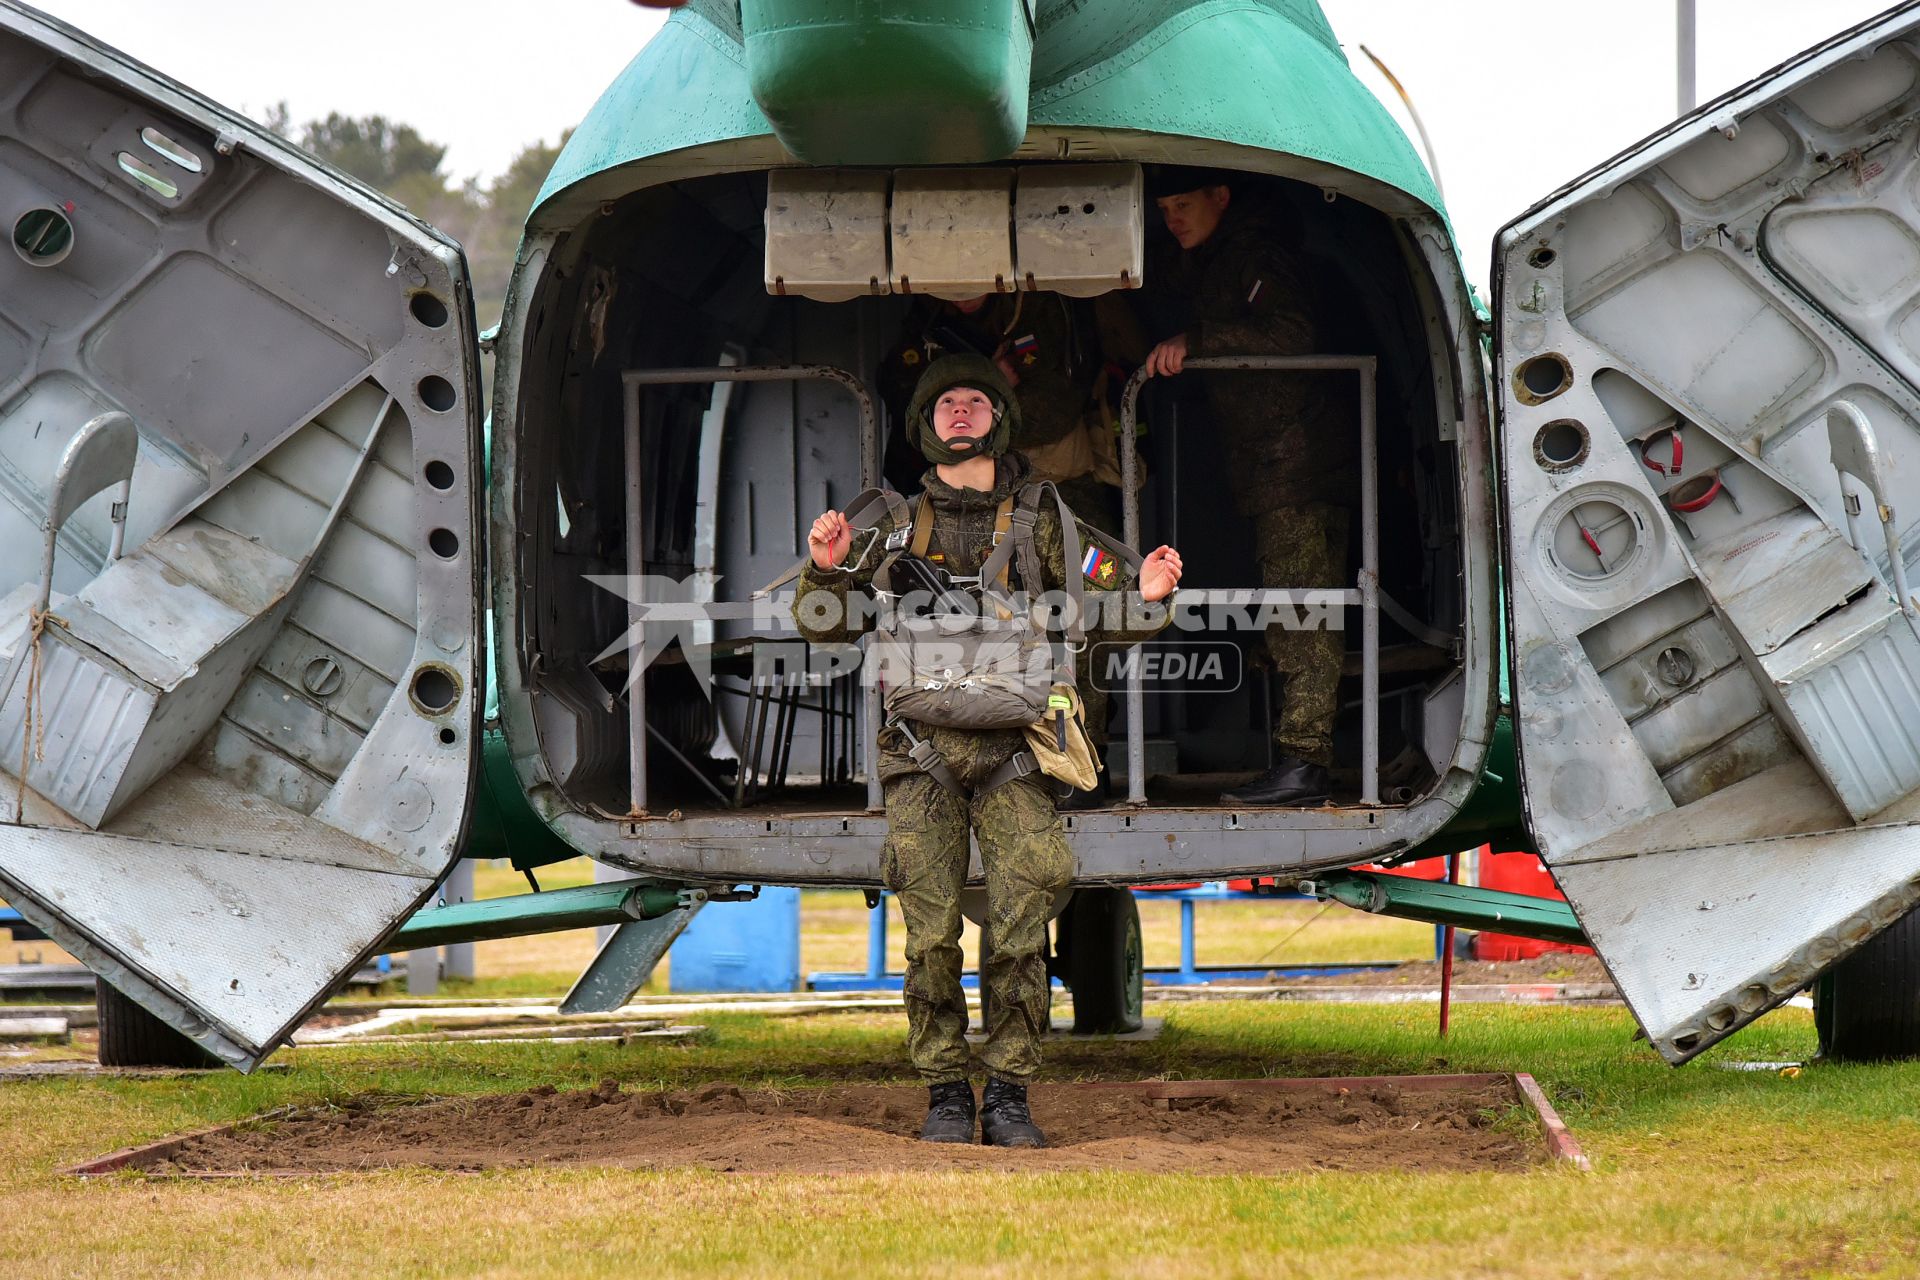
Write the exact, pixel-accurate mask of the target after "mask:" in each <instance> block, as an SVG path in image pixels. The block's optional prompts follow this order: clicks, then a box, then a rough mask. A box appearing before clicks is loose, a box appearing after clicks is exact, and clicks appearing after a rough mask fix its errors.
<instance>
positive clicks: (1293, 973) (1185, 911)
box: [807, 881, 1394, 991]
mask: <svg viewBox="0 0 1920 1280" xmlns="http://www.w3.org/2000/svg"><path fill="white" fill-rule="evenodd" d="M1135 892H1136V894H1138V893H1139V892H1140V891H1138V890H1136V891H1135ZM890 896H892V895H891V894H888V893H885V892H882V894H881V895H880V903H879V905H878V906H876V907H874V908H873V909H872V910H871V911H869V912H868V913H867V969H866V972H865V973H836V972H831V971H820V972H815V973H810V974H808V975H807V986H808V988H809V989H811V990H814V991H898V990H900V988H901V986H902V984H903V982H904V975H902V974H898V973H889V972H888V971H887V907H886V899H887V898H888V897H890ZM1143 896H1144V897H1145V898H1146V899H1147V900H1152V899H1161V900H1166V899H1173V900H1175V901H1178V902H1179V903H1180V966H1179V967H1178V968H1176V969H1166V968H1161V969H1153V968H1149V969H1147V970H1146V972H1145V975H1144V976H1145V978H1146V980H1147V981H1148V982H1149V983H1152V984H1153V985H1155V986H1161V987H1181V986H1192V985H1195V984H1198V983H1203V982H1218V981H1221V980H1223V979H1224V980H1228V981H1232V980H1235V979H1238V980H1241V981H1249V982H1251V981H1259V980H1261V979H1267V978H1307V977H1326V976H1329V975H1337V974H1344V973H1378V972H1382V971H1385V970H1388V969H1391V968H1393V967H1394V963H1392V962H1387V963H1378V964H1371V963H1362V964H1338V963H1335V964H1292V965H1274V966H1268V967H1258V968H1249V967H1246V966H1233V965H1217V966H1216V965H1202V964H1199V963H1197V962H1196V959H1195V941H1194V904H1195V903H1196V902H1220V901H1225V900H1227V899H1232V898H1244V899H1250V900H1259V901H1263V902H1270V901H1272V900H1273V899H1275V898H1292V899H1295V900H1298V901H1302V902H1310V901H1312V899H1311V898H1308V897H1307V896H1306V895H1305V894H1300V893H1293V892H1279V893H1242V892H1239V891H1237V890H1233V889H1229V888H1227V886H1226V885H1225V884H1224V883H1222V882H1219V881H1214V882H1212V883H1209V884H1203V885H1200V886H1199V887H1198V888H1194V889H1156V890H1151V891H1149V892H1148V893H1146V894H1145V895H1143ZM960 985H961V986H963V987H969V988H977V987H978V986H979V985H980V976H979V974H977V973H975V972H973V971H972V970H968V971H967V972H966V973H964V974H962V975H961V978H960ZM1053 985H1055V986H1056V987H1058V986H1060V985H1061V983H1060V980H1059V979H1058V978H1056V979H1054V983H1053Z"/></svg>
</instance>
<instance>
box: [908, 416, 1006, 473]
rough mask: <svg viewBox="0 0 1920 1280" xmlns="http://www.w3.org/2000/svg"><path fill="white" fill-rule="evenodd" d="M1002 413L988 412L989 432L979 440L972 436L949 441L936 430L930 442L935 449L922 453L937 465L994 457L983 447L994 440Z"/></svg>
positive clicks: (928, 449) (927, 449)
mask: <svg viewBox="0 0 1920 1280" xmlns="http://www.w3.org/2000/svg"><path fill="white" fill-rule="evenodd" d="M1000 413H1001V411H1000V410H998V409H990V410H989V411H988V414H987V432H986V434H985V435H983V436H981V437H979V438H978V439H975V438H974V437H972V436H955V437H954V438H953V439H951V440H948V439H946V438H945V437H943V436H942V435H941V434H940V433H939V431H938V430H934V431H933V432H932V437H933V439H932V441H931V442H930V443H931V444H932V446H933V447H931V448H922V449H921V452H922V453H923V454H924V455H925V456H926V458H927V460H928V461H929V462H932V463H934V464H935V465H951V464H953V463H955V462H965V461H967V460H968V459H969V458H979V457H989V456H992V455H989V454H986V453H985V452H984V451H983V450H982V447H981V446H983V445H985V444H986V443H987V442H988V441H989V440H991V439H992V438H993V428H994V426H995V424H997V423H998V422H999V421H1000Z"/></svg>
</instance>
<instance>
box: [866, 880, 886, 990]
mask: <svg viewBox="0 0 1920 1280" xmlns="http://www.w3.org/2000/svg"><path fill="white" fill-rule="evenodd" d="M867 916H868V919H867V981H869V982H878V981H879V980H880V979H882V978H884V977H886V976H887V895H886V893H885V892H884V891H883V892H882V893H881V894H880V901H878V902H876V903H874V904H873V910H872V911H869V912H868V913H867Z"/></svg>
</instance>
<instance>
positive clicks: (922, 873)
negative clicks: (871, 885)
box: [794, 356, 1181, 1147]
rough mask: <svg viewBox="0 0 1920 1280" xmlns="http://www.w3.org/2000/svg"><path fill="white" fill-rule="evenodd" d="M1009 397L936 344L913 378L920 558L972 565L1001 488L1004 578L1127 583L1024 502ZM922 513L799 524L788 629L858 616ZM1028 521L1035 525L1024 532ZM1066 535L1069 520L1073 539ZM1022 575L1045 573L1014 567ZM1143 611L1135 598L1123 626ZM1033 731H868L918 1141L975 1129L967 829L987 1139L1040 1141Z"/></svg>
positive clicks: (1065, 879) (1041, 933)
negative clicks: (803, 560) (1030, 1100)
mask: <svg viewBox="0 0 1920 1280" xmlns="http://www.w3.org/2000/svg"><path fill="white" fill-rule="evenodd" d="M1020 412H1021V407H1020V403H1019V401H1018V400H1017V399H1016V398H1015V396H1014V394H1013V389H1012V388H1011V387H1010V386H1008V385H1007V382H1006V379H1005V378H1004V377H1003V376H1002V375H1001V372H1000V370H999V369H998V368H997V367H996V366H995V365H994V363H993V362H992V361H991V360H989V359H987V358H985V357H982V356H948V357H945V358H943V359H941V360H938V361H936V362H935V363H934V364H932V365H931V366H930V367H929V368H928V369H927V370H926V372H925V373H924V375H923V376H922V377H921V379H920V382H919V385H918V387H917V388H916V390H915V392H914V395H913V398H912V401H911V402H910V404H909V406H908V410H907V415H906V427H907V435H908V439H909V441H910V442H911V443H912V444H913V445H914V447H915V448H916V449H917V450H918V451H919V452H920V453H922V454H923V455H924V456H925V457H926V459H927V460H928V461H929V462H931V463H932V464H933V466H932V469H931V470H929V471H928V472H927V473H926V475H925V477H924V479H923V483H924V486H925V489H924V493H923V494H922V496H921V498H920V500H919V501H920V502H921V503H923V504H927V505H928V507H929V508H930V510H931V513H932V515H931V522H930V526H931V536H930V538H928V539H927V540H926V545H925V547H924V550H923V553H922V554H920V555H919V556H918V558H919V559H922V560H924V561H927V562H932V563H933V564H935V565H937V566H938V567H939V568H940V570H941V571H943V572H945V573H948V574H952V575H958V576H960V577H967V576H969V575H978V574H980V572H981V570H982V566H983V565H984V564H986V563H987V561H988V559H989V555H990V553H991V552H993V551H994V549H995V548H996V546H997V545H998V542H999V540H998V539H996V537H995V525H996V523H997V522H998V521H999V520H1000V519H1001V518H1002V514H1001V513H1003V512H1007V511H1008V510H1009V509H1010V506H1009V499H1015V498H1017V500H1018V506H1017V508H1011V509H1013V510H1014V511H1015V512H1016V518H1015V519H1014V520H1013V522H1012V527H1013V528H1014V529H1015V534H1014V535H1013V536H1015V537H1028V538H1030V539H1031V541H1030V543H1028V544H1027V547H1028V550H1027V556H1028V557H1029V558H1027V560H1026V562H1027V564H1028V566H1029V568H1030V569H1034V570H1037V574H1028V573H1026V572H1024V571H1023V573H1022V580H1021V581H1019V582H1018V583H1017V584H1016V588H1017V590H1019V591H1022V592H1025V593H1028V594H1029V595H1039V594H1041V593H1043V592H1060V591H1062V590H1063V588H1065V587H1067V586H1069V585H1070V583H1069V580H1068V577H1067V575H1068V574H1070V573H1072V574H1078V575H1081V577H1082V578H1083V580H1084V585H1083V587H1082V590H1084V591H1086V592H1087V594H1089V595H1091V594H1093V593H1096V592H1099V593H1106V592H1119V591H1124V590H1125V589H1126V588H1127V587H1128V586H1129V585H1130V584H1129V583H1128V582H1127V581H1126V580H1125V577H1124V575H1123V574H1122V573H1121V572H1120V571H1119V569H1118V566H1117V564H1116V561H1115V558H1114V557H1112V556H1111V555H1108V554H1106V553H1104V552H1102V551H1101V549H1100V548H1099V546H1098V545H1097V544H1093V545H1091V546H1090V549H1089V550H1088V552H1087V554H1086V555H1085V557H1084V558H1077V559H1076V561H1075V563H1073V564H1068V563H1067V552H1066V548H1067V545H1068V541H1069V538H1068V533H1067V530H1066V529H1065V528H1064V526H1063V523H1062V520H1061V515H1060V508H1059V506H1058V504H1057V503H1055V502H1054V501H1053V500H1052V499H1051V498H1050V497H1047V498H1044V499H1042V500H1041V501H1039V502H1037V503H1035V502H1034V501H1033V498H1034V496H1035V493H1036V489H1035V487H1034V486H1033V485H1032V483H1031V473H1030V471H1029V468H1028V465H1027V462H1026V459H1025V458H1024V457H1022V456H1021V455H1020V454H1019V453H1017V452H1013V451H1011V450H1010V449H1009V441H1010V440H1011V439H1012V438H1013V436H1014V435H1015V434H1016V431H1017V428H1018V425H1019V419H1020ZM918 511H919V508H916V509H915V513H916V514H917V513H918ZM1027 517H1030V518H1027ZM919 523H920V522H919V521H918V520H916V519H914V518H913V517H912V516H909V515H906V514H905V513H903V512H897V511H896V512H890V513H889V514H888V516H887V517H886V518H885V520H884V521H883V522H882V523H881V524H878V525H876V526H875V527H874V528H873V529H871V530H867V529H860V530H856V529H854V528H853V527H852V525H851V524H850V523H849V521H848V518H847V516H846V515H845V514H843V513H841V512H839V511H828V512H826V513H824V514H823V515H821V516H820V518H819V519H817V520H815V521H814V522H813V527H812V529H811V531H810V532H809V534H808V536H807V549H808V552H809V557H810V559H809V562H808V563H807V565H806V567H805V569H804V571H803V572H802V573H801V576H800V582H799V587H798V591H797V594H796V595H795V599H794V618H795V621H796V623H797V624H798V626H799V629H800V632H801V634H802V635H803V636H805V637H806V638H807V639H808V640H809V641H811V642H813V643H816V644H820V643H843V642H846V641H848V640H851V639H852V638H854V636H855V634H856V633H857V632H859V631H862V630H865V627H864V626H859V625H855V624H853V623H851V622H850V619H852V618H853V617H854V616H855V611H854V609H853V606H854V605H855V604H856V602H855V601H854V600H853V599H852V596H853V595H855V594H856V593H857V594H859V595H860V596H862V597H868V598H870V596H871V593H872V591H873V579H874V573H875V566H874V556H873V555H871V554H870V553H871V552H872V551H873V550H874V548H875V547H876V546H878V545H888V546H892V545H896V543H897V542H899V541H901V540H903V539H904V535H905V534H906V533H907V532H908V531H909V530H916V531H917V529H918V526H919ZM1076 524H1077V522H1076ZM1025 529H1030V530H1031V532H1030V534H1026V533H1021V532H1019V531H1020V530H1025ZM896 533H898V534H900V535H902V536H901V538H895V537H894V536H893V535H895V534H896ZM1079 533H1080V530H1078V529H1076V530H1075V531H1074V536H1073V538H1072V541H1073V542H1075V543H1077V542H1078V541H1079ZM856 541H859V542H860V546H859V549H858V550H859V554H857V555H855V554H853V553H854V551H855V550H856ZM1016 545H1018V544H1017V543H1016ZM850 556H851V559H850ZM1020 558H1022V557H1016V562H1017V560H1018V559H1020ZM842 566H845V567H844V568H843V567H842ZM1180 572H1181V566H1180V557H1179V555H1178V554H1177V553H1176V552H1175V551H1174V550H1173V549H1172V548H1171V547H1164V546H1163V547H1160V548H1158V549H1157V550H1155V551H1154V552H1153V553H1152V554H1150V555H1148V556H1147V557H1146V558H1145V559H1144V560H1143V561H1142V562H1141V565H1140V570H1139V573H1138V576H1137V579H1136V581H1135V582H1134V583H1133V584H1131V585H1133V586H1135V587H1137V589H1138V592H1139V599H1140V600H1142V601H1145V602H1149V603H1151V602H1156V601H1161V600H1164V599H1166V597H1167V596H1168V595H1170V594H1171V593H1172V591H1173V589H1174V587H1175V586H1176V585H1177V584H1178V583H1179V581H1180ZM1031 576H1038V578H1039V579H1040V581H1038V582H1034V581H1030V580H1027V579H1028V578H1030V577H1031ZM822 593H825V595H824V596H823V595H822ZM1089 607H1090V608H1092V607H1096V606H1089ZM1148 612H1157V613H1158V614H1159V615H1160V616H1159V617H1158V618H1157V619H1156V620H1154V621H1152V622H1151V623H1146V624H1140V625H1138V626H1137V629H1135V630H1132V631H1128V630H1126V629H1125V628H1124V627H1123V626H1122V625H1120V624H1117V623H1114V622H1112V621H1107V627H1106V629H1105V630H1104V631H1101V632H1092V631H1090V632H1089V634H1088V636H1087V639H1088V641H1089V643H1091V642H1093V641H1095V640H1101V641H1107V642H1120V643H1129V642H1134V641H1138V640H1141V639H1145V638H1146V637H1147V636H1149V635H1151V634H1153V633H1154V632H1156V631H1157V630H1159V628H1160V627H1161V626H1164V625H1165V621H1166V613H1167V611H1166V610H1164V609H1163V610H1158V611H1148ZM1091 616H1092V617H1093V618H1095V619H1096V620H1111V619H1113V618H1114V616H1115V615H1114V611H1113V610H1112V609H1111V608H1106V607H1100V612H1099V613H1098V614H1093V615H1091ZM1139 618H1140V612H1139V611H1137V610H1136V611H1135V612H1134V616H1133V619H1131V620H1129V622H1128V623H1127V625H1136V624H1137V623H1138V621H1139ZM890 696H891V695H890ZM1028 741H1029V739H1028V737H1027V735H1026V732H1025V731H1024V730H1023V729H1021V728H995V729H967V728H957V727H949V726H943V725H937V724H927V723H914V722H911V721H907V720H903V719H892V720H889V722H888V724H887V725H886V727H885V728H883V729H882V730H881V732H880V733H879V735H878V747H879V773H880V778H881V781H882V783H883V785H884V787H885V794H886V810H887V839H886V844H885V846H884V849H883V851H882V854H881V873H882V877H883V879H884V880H885V882H886V884H887V887H888V888H890V889H892V890H893V891H894V893H895V894H896V895H897V896H898V897H899V900H900V906H901V910H902V913H903V914H904V916H905V918H906V926H907V973H906V983H905V992H904V996H905V1001H906V1006H907V1027H908V1030H907V1047H908V1051H909V1053H910V1055H911V1057H912V1059H913V1065H914V1067H915V1069H916V1070H917V1071H918V1072H919V1074H920V1076H921V1078H922V1079H924V1080H925V1081H926V1082H927V1085H928V1088H929V1106H928V1112H927V1121H926V1125H925V1127H924V1128H923V1129H922V1131H921V1137H922V1138H923V1139H925V1140H927V1141H931V1142H971V1141H972V1140H973V1130H974V1118H975V1104H974V1095H973V1086H972V1085H971V1083H969V1081H968V1078H967V1064H968V1057H967V1044H966V1039H965V1035H966V1028H967V1004H966V999H965V997H964V996H963V995H962V993H961V988H960V971H961V953H960V946H959V941H960V893H961V889H962V887H963V886H964V883H965V880H966V873H967V851H968V834H969V831H971V832H972V834H973V835H974V836H975V837H976V838H977V839H978V842H979V846H980V860H981V865H982V868H983V870H984V872H985V875H986V890H987V912H986V919H985V922H984V926H983V928H984V937H985V944H986V945H985V950H986V951H987V953H988V959H987V961H986V966H985V971H984V972H983V973H982V974H981V983H982V987H983V989H984V992H985V995H986V1004H987V1006H988V1008H989V1009H990V1011H991V1012H990V1014H989V1022H988V1026H987V1042H986V1045H985V1046H984V1048H983V1049H982V1051H981V1055H980V1056H981V1059H982V1061H983V1063H984V1064H985V1066H986V1069H987V1072H988V1075H989V1080H988V1083H987V1087H986V1092H985V1095H984V1096H983V1098H982V1100H981V1102H982V1105H981V1108H980V1119H981V1135H982V1140H983V1141H985V1142H987V1143H990V1144H992V1145H996V1146H1029V1147H1031V1146H1042V1145H1044V1144H1045V1138H1044V1137H1043V1135H1042V1134H1041V1131H1040V1129H1039V1128H1038V1127H1037V1126H1036V1125H1035V1124H1034V1123H1033V1118H1032V1114H1031V1112H1030V1110H1029V1109H1028V1105H1027V1090H1026V1085H1027V1081H1028V1079H1029V1078H1030V1077H1031V1076H1032V1075H1033V1072H1034V1070H1035V1069H1036V1068H1037V1067H1038V1066H1039V1063H1040V1044H1041V1039H1042V1037H1043V1036H1045V1035H1046V1032H1047V1027H1048V1020H1049V998H1048V991H1047V972H1046V960H1045V946H1046V928H1047V919H1048V916H1049V915H1050V914H1051V910H1052V905H1053V900H1054V897H1055V896H1056V894H1057V893H1058V892H1059V891H1061V890H1062V889H1065V888H1066V887H1067V886H1068V885H1069V884H1070V883H1071V882H1072V879H1073V873H1074V861H1073V854H1072V852H1071V850H1070V849H1069V848H1068V847H1067V842H1066V837H1065V835H1064V834H1063V832H1062V829H1061V824H1060V817H1059V814H1058V813H1057V812H1056V810H1055V807H1054V799H1053V794H1052V792H1051V791H1050V790H1049V787H1048V785H1047V782H1046V778H1045V776H1044V775H1043V774H1041V773H1039V772H1037V771H1036V769H1035V767H1034V762H1033V759H1032V756H1031V754H1030V752H1029V750H1028ZM1023 757H1024V759H1023ZM942 772H944V774H945V777H942V776H941V773H942Z"/></svg>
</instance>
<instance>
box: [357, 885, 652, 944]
mask: <svg viewBox="0 0 1920 1280" xmlns="http://www.w3.org/2000/svg"><path fill="white" fill-rule="evenodd" d="M679 906H680V891H679V890H678V889H676V888H673V887H671V886H666V885H657V884H644V885H635V884H620V883H614V884H589V885H581V886H579V887H578V888H574V889H551V890H548V891H547V892H546V893H520V894H515V895H513V896H512V897H508V898H484V899H482V900H480V901H479V902H456V903H450V904H448V905H447V906H443V907H428V908H426V909H424V910H422V911H416V912H415V913H414V914H413V917H412V918H411V919H409V920H408V921H407V922H406V923H405V924H403V925H401V926H400V928H399V929H398V930H397V931H396V932H395V933H394V935H393V936H392V937H391V938H389V939H388V940H387V949H388V950H389V951H413V950H417V949H419V948H421V947H438V946H443V945H445V944H447V943H452V942H485V941H487V940H488V939H491V938H519V937H524V936H525V935H527V934H533V933H558V932H560V931H561V930H564V929H592V928H597V927H598V926H600V925H603V924H615V925H617V924H626V923H627V922H629V921H632V920H650V919H653V918H654V917H656V916H663V915H666V914H667V913H668V912H670V911H673V910H676V909H677V908H678V907H679Z"/></svg>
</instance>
